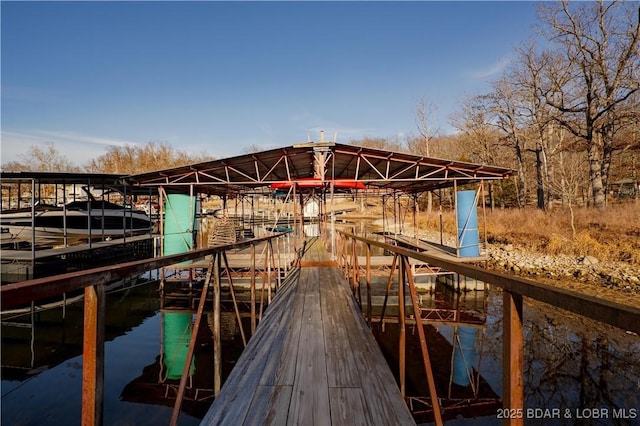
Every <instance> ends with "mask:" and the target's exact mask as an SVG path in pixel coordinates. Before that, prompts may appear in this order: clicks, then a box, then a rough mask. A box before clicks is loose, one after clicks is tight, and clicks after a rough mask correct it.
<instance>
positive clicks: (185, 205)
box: [163, 194, 196, 256]
mask: <svg viewBox="0 0 640 426" xmlns="http://www.w3.org/2000/svg"><path fill="white" fill-rule="evenodd" d="M164 213H165V215H164V239H163V244H164V255H165V256H167V255H170V254H178V253H185V252H188V251H190V250H191V249H192V248H193V230H194V227H195V214H196V198H195V197H190V196H189V195H186V194H167V200H166V202H165V207H164Z"/></svg>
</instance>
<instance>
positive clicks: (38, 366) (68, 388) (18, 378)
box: [1, 281, 640, 425]
mask: <svg viewBox="0 0 640 426" xmlns="http://www.w3.org/2000/svg"><path fill="white" fill-rule="evenodd" d="M501 304H502V297H501V292H500V291H499V290H497V289H487V290H486V291H479V292H469V293H466V294H463V295H462V296H460V298H458V297H457V296H456V295H455V294H454V293H452V292H450V291H447V290H445V288H444V287H441V286H438V287H437V288H436V289H435V291H432V292H431V293H429V292H424V293H422V305H423V306H424V307H432V308H436V307H437V308H438V309H444V310H446V309H455V308H458V310H459V311H461V312H466V314H465V315H467V316H463V318H467V319H469V323H470V325H469V326H468V327H466V328H464V324H461V326H462V328H460V327H459V328H458V330H457V331H454V327H453V325H444V324H432V325H429V326H427V338H428V343H429V347H430V353H431V358H432V363H433V368H434V370H435V371H436V372H437V373H436V378H437V380H438V383H437V387H438V393H439V395H442V396H443V397H445V398H448V399H449V397H451V398H450V399H451V400H454V399H456V398H468V397H469V395H471V396H472V397H471V399H475V400H476V401H480V400H482V401H485V402H486V403H487V404H485V405H484V406H483V407H480V408H475V409H471V410H467V411H465V412H464V413H463V414H454V415H453V418H452V419H451V420H448V421H447V424H455V425H459V424H465V425H466V424H491V425H493V424H500V423H501V420H500V419H498V414H500V413H499V411H498V408H497V407H499V405H498V406H496V405H495V404H494V405H491V403H492V401H493V402H494V403H495V401H496V399H497V398H499V397H500V396H501V395H502V319H501V315H502V310H501V309H502V306H501ZM161 306H162V308H161ZM226 311H227V312H225V314H224V315H223V319H222V323H223V324H222V328H223V332H222V334H223V336H222V339H223V343H222V344H223V349H222V356H223V378H225V377H226V376H227V375H228V374H229V372H230V371H231V369H232V368H233V366H234V363H235V361H236V360H237V358H238V357H239V355H240V352H241V350H242V343H241V340H240V337H239V335H238V327H237V325H236V324H235V322H234V318H235V317H234V315H233V313H232V312H233V311H232V307H231V306H230V305H228V304H227V305H226ZM193 315H194V311H192V310H184V309H178V306H177V305H172V304H171V303H167V301H166V300H165V301H161V299H160V296H159V292H158V283H157V282H156V281H149V282H147V283H146V284H140V283H136V286H132V287H130V288H127V289H125V290H121V291H118V292H116V293H113V294H111V295H110V296H109V298H108V302H107V327H106V336H107V342H106V345H105V401H104V424H105V425H158V424H168V423H169V419H170V418H171V411H172V406H173V401H174V398H175V397H174V395H175V390H176V389H177V384H178V382H179V380H178V379H176V378H175V374H176V373H175V372H176V366H178V365H179V366H180V368H178V370H180V371H181V365H182V364H180V362H181V361H182V362H183V361H184V358H185V356H184V353H185V352H184V348H185V344H184V342H185V341H188V338H189V336H190V328H189V327H188V324H189V323H190V320H191V318H192V316H193ZM524 316H525V339H526V348H525V370H524V378H525V399H526V407H527V408H526V409H527V410H530V411H529V412H525V413H524V414H523V416H524V417H525V418H527V420H526V422H525V423H526V424H535V425H537V424H540V425H547V424H557V425H584V424H586V425H617V424H619V425H637V424H640V338H639V337H638V336H637V335H634V334H629V333H626V332H625V331H623V330H619V329H615V328H612V327H609V326H605V325H602V324H598V323H596V322H593V321H590V320H587V319H585V318H582V317H579V316H574V315H570V314H567V313H566V312H562V311H559V310H557V309H555V308H550V307H548V306H546V305H543V304H538V303H532V302H529V301H525V310H524ZM245 320H248V318H246V319H245ZM12 321H21V322H24V323H26V324H29V323H30V322H31V317H30V316H29V315H27V316H24V317H22V318H14V319H12ZM33 321H34V328H33V329H31V328H25V327H16V326H13V325H11V326H9V325H3V326H2V346H1V348H2V382H1V392H2V415H1V420H2V424H3V425H60V424H65V425H75V424H80V413H81V380H82V356H81V351H82V304H81V303H79V304H74V305H70V306H67V307H66V308H65V309H64V310H63V309H62V308H56V309H51V310H48V311H45V312H41V313H38V314H36V315H35V317H34V319H33ZM205 321H206V323H203V324H202V326H201V327H200V333H199V335H198V340H197V345H196V346H197V347H196V353H195V360H194V361H193V362H192V366H191V371H192V373H193V376H192V380H191V381H190V382H189V383H188V384H189V385H190V389H189V390H188V392H187V397H188V400H187V401H185V403H184V404H183V412H182V413H181V415H180V421H179V424H181V425H195V424H199V421H200V419H201V418H202V416H203V415H204V413H205V412H206V410H207V408H208V406H209V405H210V404H211V401H212V395H211V393H212V391H211V390H212V388H213V372H212V369H211V366H212V365H213V345H212V334H211V330H210V328H209V326H208V323H209V318H207V320H205ZM245 329H248V324H247V325H245ZM375 331H376V334H377V336H378V339H379V342H380V345H381V348H382V350H383V353H384V354H385V356H386V358H387V360H388V361H389V363H390V365H391V368H392V371H394V372H396V373H397V370H398V366H397V362H398V361H397V339H398V333H397V325H396V324H393V323H388V324H385V327H384V330H382V329H380V328H379V327H377V328H376V330H375ZM464 332H466V333H467V336H466V337H464V338H465V339H466V341H467V343H466V344H465V346H466V347H465V351H466V352H465V357H466V359H468V360H469V363H470V364H471V365H473V368H472V369H471V370H470V374H469V375H470V376H472V378H473V379H472V382H473V381H474V380H475V381H476V383H477V392H475V393H474V392H473V390H472V389H471V388H472V387H473V386H471V385H467V386H465V385H464V384H463V385H458V384H456V383H452V380H453V376H454V375H455V374H454V372H453V371H452V370H454V368H453V367H454V366H453V364H454V362H453V356H452V355H453V353H452V345H451V342H452V341H454V335H457V336H460V337H461V338H463V333H464ZM469 333H471V334H473V339H470V338H469V335H468V334H469ZM407 334H408V338H407V354H410V355H409V359H408V360H407V395H408V396H426V395H428V394H427V392H426V386H425V381H424V373H423V368H422V361H421V357H420V346H419V341H418V339H417V332H416V330H415V326H408V327H407ZM185 339H186V340H185ZM469 342H470V343H469ZM180 356H182V358H180ZM478 372H479V373H480V378H479V379H477V377H478V375H477V374H478ZM476 379H477V380H476ZM457 381H458V382H460V378H459V377H458V379H457ZM462 382H463V383H464V379H463V380H462ZM545 415H547V418H544V417H545ZM461 416H467V418H461ZM549 417H551V418H549ZM623 417H626V418H623ZM419 420H420V421H422V420H424V419H421V418H419Z"/></svg>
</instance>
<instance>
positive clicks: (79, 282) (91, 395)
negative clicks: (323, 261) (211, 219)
mask: <svg viewBox="0 0 640 426" xmlns="http://www.w3.org/2000/svg"><path fill="white" fill-rule="evenodd" d="M286 234H287V233H286V232H283V233H276V234H273V235H270V236H267V237H262V238H254V239H250V240H245V241H240V242H236V243H231V244H224V245H218V246H213V247H209V248H203V249H199V250H193V251H190V252H186V253H181V254H174V255H169V256H162V257H156V258H152V259H143V260H137V261H133V262H127V263H121V264H117V265H111V266H104V267H99V268H93V269H88V270H84V271H79V272H71V273H66V274H60V275H55V276H50V277H44V278H38V279H33V280H27V281H21V282H17V283H11V284H6V285H3V286H1V287H0V300H1V302H2V309H10V308H13V307H17V306H22V305H27V304H29V303H31V302H33V301H38V300H42V299H47V298H51V297H55V296H60V295H63V294H65V293H68V292H71V291H77V290H84V330H83V351H82V362H83V368H82V424H83V425H100V424H102V401H103V397H104V388H103V383H104V340H105V330H104V327H105V311H106V304H105V299H106V295H105V285H106V284H108V283H110V282H113V281H117V280H120V279H124V278H127V277H130V276H134V275H139V274H142V273H145V272H147V271H152V270H156V269H160V268H164V267H168V266H171V265H176V264H178V263H180V262H184V261H188V260H194V259H200V258H204V257H207V256H211V261H210V262H209V263H208V265H209V266H208V268H207V269H208V272H207V276H206V278H205V282H204V285H203V291H202V296H201V300H200V305H201V306H202V305H203V304H204V300H205V299H206V294H207V290H208V289H209V288H210V287H209V284H210V283H211V282H212V278H215V285H214V286H213V290H214V299H216V300H214V321H215V317H216V315H217V316H218V321H217V323H218V324H219V323H220V321H219V315H220V309H219V304H220V303H219V302H220V297H219V291H220V283H221V274H222V269H223V268H222V267H221V263H222V262H223V261H224V262H225V265H226V268H227V270H228V269H229V265H228V260H227V256H226V252H227V251H228V250H232V249H240V248H245V247H255V245H256V244H260V243H266V244H267V256H265V262H268V264H267V265H265V269H266V268H267V267H268V268H270V270H271V268H272V270H274V271H275V270H277V265H276V264H275V261H274V258H273V255H272V254H273V247H272V241H273V240H274V239H277V238H280V237H282V236H284V235H286ZM251 253H252V255H254V256H255V250H254V249H252V250H251ZM269 253H271V256H269ZM227 275H229V274H227ZM228 279H229V280H230V278H228ZM267 279H268V284H267V285H269V286H270V288H271V281H270V274H269V277H267ZM232 291H233V290H232ZM254 300H255V299H254ZM216 302H217V304H218V309H216ZM260 309H261V310H262V307H261V308H260ZM201 310H202V309H201V307H200V308H199V310H198V311H199V314H201ZM253 310H254V311H255V308H254V309H253ZM199 320H200V318H199V317H197V318H196V322H195V324H194V327H195V326H197V324H199V323H200V321H199ZM196 335H197V333H196V332H194V333H193V336H196ZM193 340H194V342H193V343H195V339H193ZM218 340H219V339H218ZM190 348H191V344H190ZM216 353H218V354H219V353H220V351H219V350H216ZM187 359H189V357H188V358H187ZM186 364H187V366H188V364H189V363H188V362H187V363H186ZM219 364H220V363H219ZM218 367H220V365H218ZM216 377H218V379H217V380H216V381H217V386H220V380H219V377H220V374H219V372H218V374H216ZM184 383H186V380H185V377H183V378H182V380H181V384H180V386H181V388H184ZM218 390H219V388H218ZM176 406H177V407H178V408H177V411H178V412H179V409H180V407H179V406H178V404H176ZM175 411H176V410H174V412H175ZM174 416H175V413H174Z"/></svg>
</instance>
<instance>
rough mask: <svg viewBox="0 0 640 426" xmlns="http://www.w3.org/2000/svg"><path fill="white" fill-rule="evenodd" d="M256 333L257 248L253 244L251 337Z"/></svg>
mask: <svg viewBox="0 0 640 426" xmlns="http://www.w3.org/2000/svg"><path fill="white" fill-rule="evenodd" d="M255 333H256V246H255V244H251V335H252V336H253V335H254V334H255Z"/></svg>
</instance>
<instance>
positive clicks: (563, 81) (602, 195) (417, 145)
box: [3, 1, 640, 209]
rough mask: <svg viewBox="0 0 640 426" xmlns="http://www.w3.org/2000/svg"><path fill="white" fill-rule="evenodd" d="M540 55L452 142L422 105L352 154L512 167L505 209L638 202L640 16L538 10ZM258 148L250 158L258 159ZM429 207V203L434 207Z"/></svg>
mask: <svg viewBox="0 0 640 426" xmlns="http://www.w3.org/2000/svg"><path fill="white" fill-rule="evenodd" d="M538 15H539V24H538V35H539V39H543V40H545V42H544V46H543V47H540V46H538V45H536V43H535V42H533V41H530V42H525V43H523V44H522V45H520V46H518V47H517V48H516V49H515V53H514V60H513V61H512V62H511V64H510V65H509V66H508V67H507V68H505V69H504V71H503V72H502V73H501V74H500V75H499V77H498V78H496V79H495V80H494V81H492V82H491V90H490V91H488V92H487V93H481V94H477V95H474V96H470V97H467V98H465V99H463V100H461V102H460V103H459V107H458V109H457V111H456V112H455V113H454V114H453V115H452V117H450V124H451V125H452V126H453V127H454V128H455V130H456V132H455V133H454V134H450V135H443V134H440V131H439V129H437V128H434V123H435V122H436V119H435V115H436V111H437V104H436V103H435V102H433V100H425V99H422V100H421V101H420V102H419V103H418V105H417V107H416V111H415V120H416V128H417V133H416V134H415V135H410V136H407V137H404V138H402V139H401V138H399V137H394V138H384V137H365V138H363V139H360V140H352V141H350V142H349V143H351V144H356V145H362V146H367V147H372V148H382V149H387V150H393V151H403V152H409V153H412V154H417V155H421V156H432V157H440V158H448V159H454V160H460V161H470V162H476V163H483V164H492V165H498V166H505V167H510V168H512V169H514V170H515V171H516V172H517V173H516V174H515V177H514V179H512V180H508V181H504V182H501V183H500V184H496V185H495V188H492V189H494V190H495V194H494V195H495V197H496V200H497V202H498V203H500V204H502V205H505V206H519V207H524V206H526V205H530V204H535V205H536V206H537V207H539V208H541V209H547V208H551V207H553V206H554V205H555V204H562V205H567V204H568V205H569V206H571V205H576V204H581V205H588V206H594V207H597V208H602V207H604V206H605V204H606V202H607V194H608V193H610V192H611V189H612V187H613V186H614V184H616V182H620V181H625V182H627V183H628V184H630V185H634V186H633V187H632V188H633V189H634V190H635V193H636V194H637V192H638V186H637V185H638V182H639V181H640V8H639V7H638V3H634V2H622V1H613V2H605V1H597V2H579V3H575V4H573V3H572V4H569V2H568V1H562V2H549V3H541V4H540V5H539V9H538ZM257 149H258V147H255V146H252V147H249V148H247V149H246V150H245V151H246V152H253V151H255V150H257ZM211 159H213V158H212V157H211V156H208V155H206V154H205V153H201V154H196V155H190V154H187V153H186V152H184V151H180V150H176V149H175V148H173V147H171V146H170V145H168V144H167V143H157V142H148V143H147V144H145V145H135V146H133V145H130V146H121V147H116V146H111V147H109V148H108V151H107V153H105V154H103V155H100V156H99V157H97V158H96V159H94V160H92V161H91V162H90V163H89V164H87V165H85V166H84V167H78V166H75V165H73V164H71V163H70V162H69V161H68V160H67V159H66V158H65V157H64V156H62V155H60V153H58V152H57V150H56V149H55V146H54V145H53V144H52V143H49V144H46V145H45V146H44V147H31V148H30V151H29V152H28V153H27V155H25V156H23V157H22V158H21V160H20V161H16V162H12V163H8V164H4V165H3V170H4V171H18V170H31V171H45V170H46V171H87V172H102V173H121V174H132V173H141V172H145V171H152V170H160V169H165V168H170V167H175V166H180V165H184V164H190V163H196V162H201V161H207V160H211ZM428 203H429V207H430V206H431V197H430V196H429V201H428Z"/></svg>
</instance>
